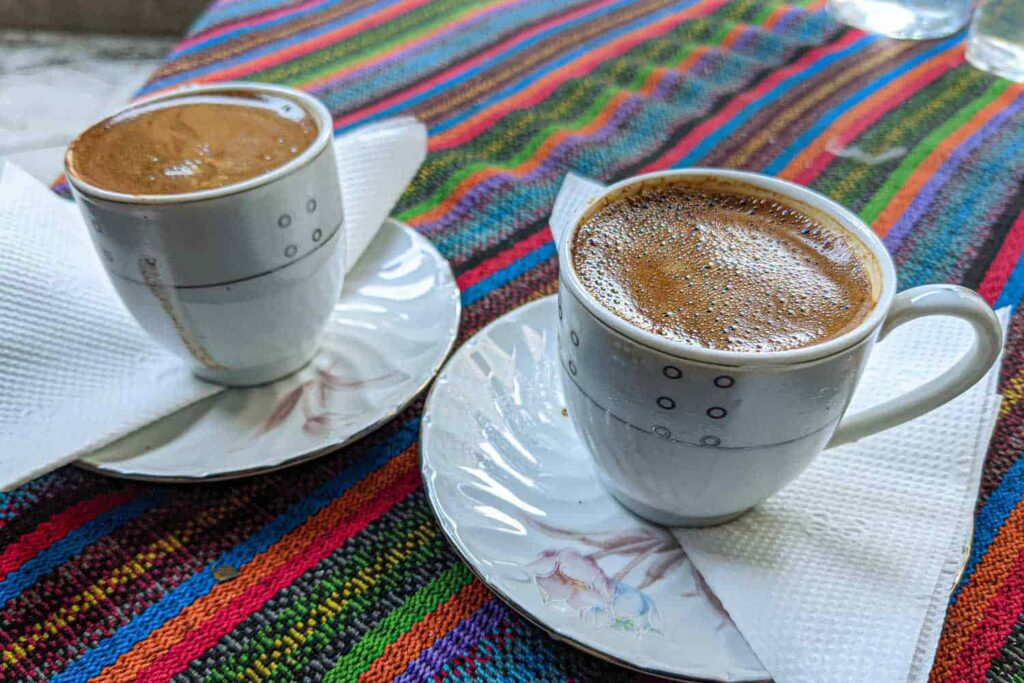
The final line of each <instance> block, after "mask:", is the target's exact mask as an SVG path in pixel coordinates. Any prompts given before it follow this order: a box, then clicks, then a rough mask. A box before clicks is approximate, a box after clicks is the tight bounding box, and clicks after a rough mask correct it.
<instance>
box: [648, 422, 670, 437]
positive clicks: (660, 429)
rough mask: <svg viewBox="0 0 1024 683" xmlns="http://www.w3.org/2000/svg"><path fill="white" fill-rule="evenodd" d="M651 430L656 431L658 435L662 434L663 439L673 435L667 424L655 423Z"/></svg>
mask: <svg viewBox="0 0 1024 683" xmlns="http://www.w3.org/2000/svg"><path fill="white" fill-rule="evenodd" d="M651 431H652V432H654V434H655V435H656V436H660V437H661V438H663V439H668V438H671V436H672V430H671V429H669V428H668V427H666V426H665V425H654V426H653V427H651Z"/></svg>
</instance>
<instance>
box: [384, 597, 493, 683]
mask: <svg viewBox="0 0 1024 683" xmlns="http://www.w3.org/2000/svg"><path fill="white" fill-rule="evenodd" d="M507 614H508V608H507V607H505V605H504V604H502V602H501V600H497V599H495V598H492V599H491V600H490V601H488V602H487V604H485V605H484V606H483V607H481V608H480V609H478V610H477V611H476V612H473V614H471V615H470V616H469V617H467V618H466V619H463V620H462V621H461V622H460V623H459V624H458V625H456V626H455V628H453V629H452V630H451V631H449V632H448V633H446V634H445V635H444V637H443V638H440V639H438V640H437V641H435V642H434V644H433V645H432V646H431V647H430V649H429V650H426V651H424V652H423V653H422V654H421V655H420V656H419V658H418V659H415V660H413V661H412V662H410V663H409V666H408V667H407V668H406V669H405V671H404V672H403V673H402V674H401V675H400V676H398V677H397V678H395V682H394V683H419V682H420V681H426V680H430V679H432V678H433V677H434V674H436V673H437V672H439V671H440V670H441V667H443V666H444V665H445V664H448V663H449V662H451V661H452V660H453V659H456V658H458V657H464V656H465V655H466V653H468V652H470V651H471V650H472V648H473V647H474V646H475V645H476V644H477V643H479V642H480V639H481V638H483V637H484V636H486V635H487V634H489V633H491V632H493V631H494V629H495V628H497V627H498V624H500V623H501V620H502V619H504V618H505V616H506V615H507Z"/></svg>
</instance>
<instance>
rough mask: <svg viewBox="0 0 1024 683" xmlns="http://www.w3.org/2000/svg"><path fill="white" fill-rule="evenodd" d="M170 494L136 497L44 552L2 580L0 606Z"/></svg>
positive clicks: (162, 491) (156, 491)
mask: <svg viewBox="0 0 1024 683" xmlns="http://www.w3.org/2000/svg"><path fill="white" fill-rule="evenodd" d="M166 497H167V491H166V490H154V491H152V492H150V493H147V494H146V495H143V496H141V497H139V498H136V499H135V500H132V501H130V502H128V503H124V504H123V505H119V506H118V507H116V508H114V509H112V510H108V511H107V512H105V513H103V514H102V515H99V516H97V517H96V518H95V519H92V520H90V521H88V522H86V523H85V524H83V525H82V526H80V527H79V528H77V529H75V530H74V531H72V532H71V533H69V534H68V535H67V536H65V537H64V538H62V539H60V540H59V541H57V542H56V543H54V544H53V545H51V546H50V547H48V548H46V549H45V550H43V551H41V552H40V553H39V554H38V555H36V556H35V557H33V558H32V559H31V560H29V561H28V562H26V563H25V564H23V565H21V566H20V567H18V569H17V570H15V571H13V572H11V573H10V574H8V575H7V577H6V578H5V579H4V580H3V581H2V582H0V605H3V604H6V603H7V601H8V600H10V599H11V598H13V597H15V596H17V595H19V594H20V593H21V592H22V591H24V590H25V589H26V588H28V587H29V586H31V585H32V584H34V583H35V582H36V581H38V580H39V579H40V577H43V576H46V575H47V574H49V573H50V572H52V571H53V570H54V569H56V568H57V567H58V566H60V565H62V564H64V563H65V562H67V561H68V560H70V559H71V558H72V557H74V556H76V555H78V554H79V553H81V552H82V551H83V550H85V549H86V548H87V547H89V546H90V545H92V544H93V543H96V542H97V541H99V540H100V539H101V538H103V537H104V536H106V535H107V534H109V533H111V532H113V531H114V530H115V529H117V528H118V527H120V526H122V525H123V524H126V523H127V522H130V521H131V520H133V519H135V518H136V517H138V516H139V515H141V514H142V513H144V512H146V511H147V510H149V509H151V508H153V507H155V506H157V505H159V504H160V503H161V502H163V500H164V499H165V498H166Z"/></svg>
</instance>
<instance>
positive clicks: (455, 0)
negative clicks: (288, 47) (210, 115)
mask: <svg viewBox="0 0 1024 683" xmlns="http://www.w3.org/2000/svg"><path fill="white" fill-rule="evenodd" d="M473 7H474V3H471V2H470V3H467V2H465V0H437V2H431V3H427V4H426V5H423V6H421V7H417V8H416V9H414V10H413V11H411V12H408V13H405V14H402V15H400V16H398V17H395V18H394V19H392V20H390V21H387V22H384V23H383V24H379V25H377V26H374V27H373V28H370V29H367V30H365V31H362V32H360V33H357V34H356V35H353V36H350V37H348V38H346V39H345V40H343V41H341V42H339V43H335V44H332V45H330V46H328V47H324V48H322V49H319V50H316V51H314V52H310V53H308V54H306V55H302V56H300V57H298V58H296V59H293V60H290V61H287V62H285V63H283V64H280V65H278V66H276V67H273V68H270V69H267V70H265V71H260V72H258V73H256V74H253V75H252V76H253V77H254V78H258V79H259V80H261V81H269V82H273V83H285V84H292V83H301V82H304V80H310V79H309V78H306V75H307V74H310V73H314V74H322V75H328V74H330V73H332V72H334V71H336V70H338V69H340V68H342V67H343V66H344V65H346V64H351V63H354V62H358V61H365V60H367V59H370V58H372V56H373V55H375V54H378V53H379V52H380V51H381V50H383V49H387V47H390V46H392V45H395V44H397V43H402V42H408V41H409V40H411V39H413V38H415V37H416V36H418V35H420V34H421V33H423V32H424V31H428V30H430V27H432V26H437V25H438V24H440V23H444V22H446V21H448V20H449V19H450V18H451V17H452V16H453V15H456V14H461V13H463V12H466V11H468V10H471V9H472V8H473Z"/></svg>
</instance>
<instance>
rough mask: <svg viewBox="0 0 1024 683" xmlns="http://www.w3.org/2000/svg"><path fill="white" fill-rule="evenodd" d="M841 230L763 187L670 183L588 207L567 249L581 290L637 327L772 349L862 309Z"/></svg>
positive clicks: (856, 267)
mask: <svg viewBox="0 0 1024 683" xmlns="http://www.w3.org/2000/svg"><path fill="white" fill-rule="evenodd" d="M853 239H854V238H853V237H852V236H847V235H846V233H845V232H844V231H843V230H842V229H841V228H840V227H838V226H837V225H828V224H824V223H823V222H820V221H818V220H815V219H814V218H812V217H811V216H809V215H807V214H805V213H803V212H801V211H799V210H797V209H795V208H793V207H792V206H787V205H785V204H782V203H780V202H776V201H773V200H772V199H769V198H761V197H758V196H755V195H754V194H750V195H747V194H742V193H740V192H735V191H732V190H731V189H722V188H720V187H717V186H715V185H713V184H711V183H710V181H708V182H706V183H703V184H702V183H700V182H694V183H693V184H688V183H683V182H673V183H672V184H665V185H660V186H653V187H646V188H644V189H641V190H639V191H637V192H636V193H634V194H630V195H627V196H623V197H620V198H616V199H613V200H612V201H610V202H609V203H608V204H607V205H605V206H603V207H602V208H600V209H598V210H597V211H596V212H595V213H593V214H592V215H590V217H589V218H587V220H586V222H585V223H584V224H583V225H582V226H581V227H580V229H579V230H578V231H577V233H576V234H575V235H574V239H573V243H572V259H573V264H574V266H575V270H576V273H577V274H578V276H579V279H580V281H581V282H582V284H583V286H584V287H585V288H586V290H587V291H588V292H590V294H591V295H593V297H594V298H595V299H596V300H597V301H598V302H599V303H600V304H601V305H602V306H603V307H605V308H607V309H608V310H610V311H612V312H613V313H615V315H617V316H619V317H620V318H622V319H624V320H626V321H628V322H630V323H632V324H634V325H636V326H637V327H640V328H641V329H644V330H647V331H649V332H653V333H655V334H658V335H661V336H663V337H665V338H666V339H672V340H677V341H681V342H685V343H689V344H693V345H696V346H701V347H704V348H709V349H725V350H730V351H783V350H787V349H797V348H802V347H805V346H811V345H813V344H817V343H820V342H823V341H826V340H828V339H832V338H834V337H837V336H839V335H841V334H843V333H844V332H848V331H849V330H852V329H853V328H855V327H856V326H857V325H858V324H859V323H860V322H861V321H862V320H863V319H864V318H865V317H866V316H867V315H868V313H869V312H870V311H871V309H872V307H873V306H874V304H875V300H874V297H873V293H872V286H871V278H870V276H869V272H868V268H867V265H866V263H865V261H864V258H865V257H864V256H862V254H864V249H858V248H857V247H855V246H854V245H853V244H852V240H853Z"/></svg>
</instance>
